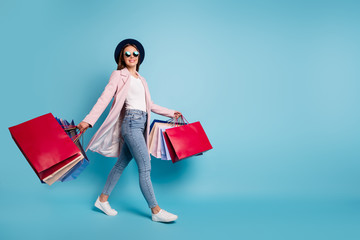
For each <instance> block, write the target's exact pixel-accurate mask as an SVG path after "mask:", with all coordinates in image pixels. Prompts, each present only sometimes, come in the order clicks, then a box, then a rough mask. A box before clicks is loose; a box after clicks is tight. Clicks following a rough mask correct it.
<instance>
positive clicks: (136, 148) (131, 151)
mask: <svg viewBox="0 0 360 240" xmlns="http://www.w3.org/2000/svg"><path fill="white" fill-rule="evenodd" d="M146 120H147V113H146V112H144V111H141V110H137V109H127V110H126V112H125V117H124V120H123V122H122V124H121V135H122V136H123V138H124V143H123V146H122V149H121V152H120V156H119V158H118V160H117V162H116V163H115V165H114V167H113V168H112V169H111V171H110V173H109V176H108V178H107V181H106V183H105V186H104V189H103V191H102V193H103V194H106V195H110V194H111V192H112V190H113V189H114V187H115V185H116V183H117V182H118V180H119V178H120V176H121V174H122V172H123V171H124V169H125V168H126V166H127V165H128V164H129V162H130V161H131V159H132V158H133V157H134V159H135V161H136V164H137V166H138V171H139V184H140V189H141V192H142V194H143V195H144V198H145V200H146V201H147V203H148V205H149V208H153V207H155V206H156V205H157V202H156V199H155V194H154V190H153V186H152V183H151V179H150V171H151V164H150V157H149V151H148V148H147V145H146V142H145V137H144V131H145V127H146Z"/></svg>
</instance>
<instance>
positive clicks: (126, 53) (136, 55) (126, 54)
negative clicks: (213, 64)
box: [125, 51, 139, 57]
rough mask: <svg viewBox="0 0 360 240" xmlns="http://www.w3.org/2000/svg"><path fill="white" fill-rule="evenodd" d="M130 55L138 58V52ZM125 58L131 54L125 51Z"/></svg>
mask: <svg viewBox="0 0 360 240" xmlns="http://www.w3.org/2000/svg"><path fill="white" fill-rule="evenodd" d="M132 54H133V56H134V57H138V56H139V52H138V51H134V52H133V53H132ZM125 56H126V57H130V56H131V52H129V51H126V52H125Z"/></svg>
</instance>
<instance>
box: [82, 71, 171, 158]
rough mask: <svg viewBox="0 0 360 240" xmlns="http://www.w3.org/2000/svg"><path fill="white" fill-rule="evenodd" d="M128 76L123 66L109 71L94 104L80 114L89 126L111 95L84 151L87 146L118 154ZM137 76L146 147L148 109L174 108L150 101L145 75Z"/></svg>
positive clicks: (166, 113) (167, 111) (164, 110)
mask: <svg viewBox="0 0 360 240" xmlns="http://www.w3.org/2000/svg"><path fill="white" fill-rule="evenodd" d="M139 76H140V75H139ZM129 78H130V72H129V70H128V69H127V68H123V69H122V70H115V71H113V72H112V74H111V76H110V80H109V83H108V84H107V85H106V87H105V89H104V91H103V93H102V94H101V96H100V97H99V99H98V100H97V102H96V104H95V105H94V107H93V108H92V109H91V111H90V113H89V114H88V115H87V116H86V117H85V118H84V120H83V121H84V122H87V123H89V124H90V127H93V126H94V124H95V123H96V121H97V120H98V118H99V117H100V116H101V114H102V113H103V112H104V110H105V109H106V107H107V106H108V105H109V103H110V101H111V99H112V98H114V101H113V103H112V105H111V109H110V112H109V114H108V116H107V117H106V119H105V121H104V122H103V124H102V125H101V126H100V128H99V129H98V130H97V132H96V133H95V134H94V136H93V137H92V138H91V140H90V142H89V144H88V146H87V147H86V150H85V152H86V151H87V150H88V149H90V150H91V151H93V152H97V153H100V154H101V155H104V156H105V157H118V156H119V155H120V150H121V147H122V144H123V143H124V139H123V138H122V136H121V134H120V129H121V123H122V120H123V118H124V115H125V104H124V103H125V99H126V96H127V93H128V90H129V87H130V82H131V81H129ZM140 79H141V81H142V83H143V85H144V88H145V99H146V112H147V113H148V114H147V126H146V129H145V133H144V137H145V141H146V144H147V147H148V149H149V142H148V138H149V129H150V115H151V114H150V112H154V113H157V114H160V115H163V116H166V117H173V116H174V112H175V111H174V110H170V109H167V108H164V107H161V106H159V105H156V104H154V103H153V101H152V100H151V97H150V92H149V88H148V86H147V83H146V81H145V78H143V77H142V76H140ZM149 154H150V152H149Z"/></svg>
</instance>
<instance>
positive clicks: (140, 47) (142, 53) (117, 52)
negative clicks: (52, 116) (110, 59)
mask: <svg viewBox="0 0 360 240" xmlns="http://www.w3.org/2000/svg"><path fill="white" fill-rule="evenodd" d="M127 44H132V45H135V46H136V48H137V49H138V50H139V53H140V56H139V57H140V59H139V62H140V64H141V63H142V62H143V61H144V58H145V50H144V47H143V45H142V44H141V43H140V42H139V41H137V40H135V39H132V38H128V39H125V40H122V41H121V42H120V43H119V44H118V45H117V46H116V48H115V53H114V58H115V62H116V64H119V63H118V61H119V56H120V52H121V50H122V49H123V48H124V47H125V46H126V45H127Z"/></svg>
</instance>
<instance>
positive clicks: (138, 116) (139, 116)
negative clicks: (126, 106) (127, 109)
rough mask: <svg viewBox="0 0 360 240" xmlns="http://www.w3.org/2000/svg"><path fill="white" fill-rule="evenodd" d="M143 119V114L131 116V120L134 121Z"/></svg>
mask: <svg viewBox="0 0 360 240" xmlns="http://www.w3.org/2000/svg"><path fill="white" fill-rule="evenodd" d="M141 117H142V116H141V114H136V113H134V114H133V115H132V116H131V119H132V120H139V119H140V118H141Z"/></svg>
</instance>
